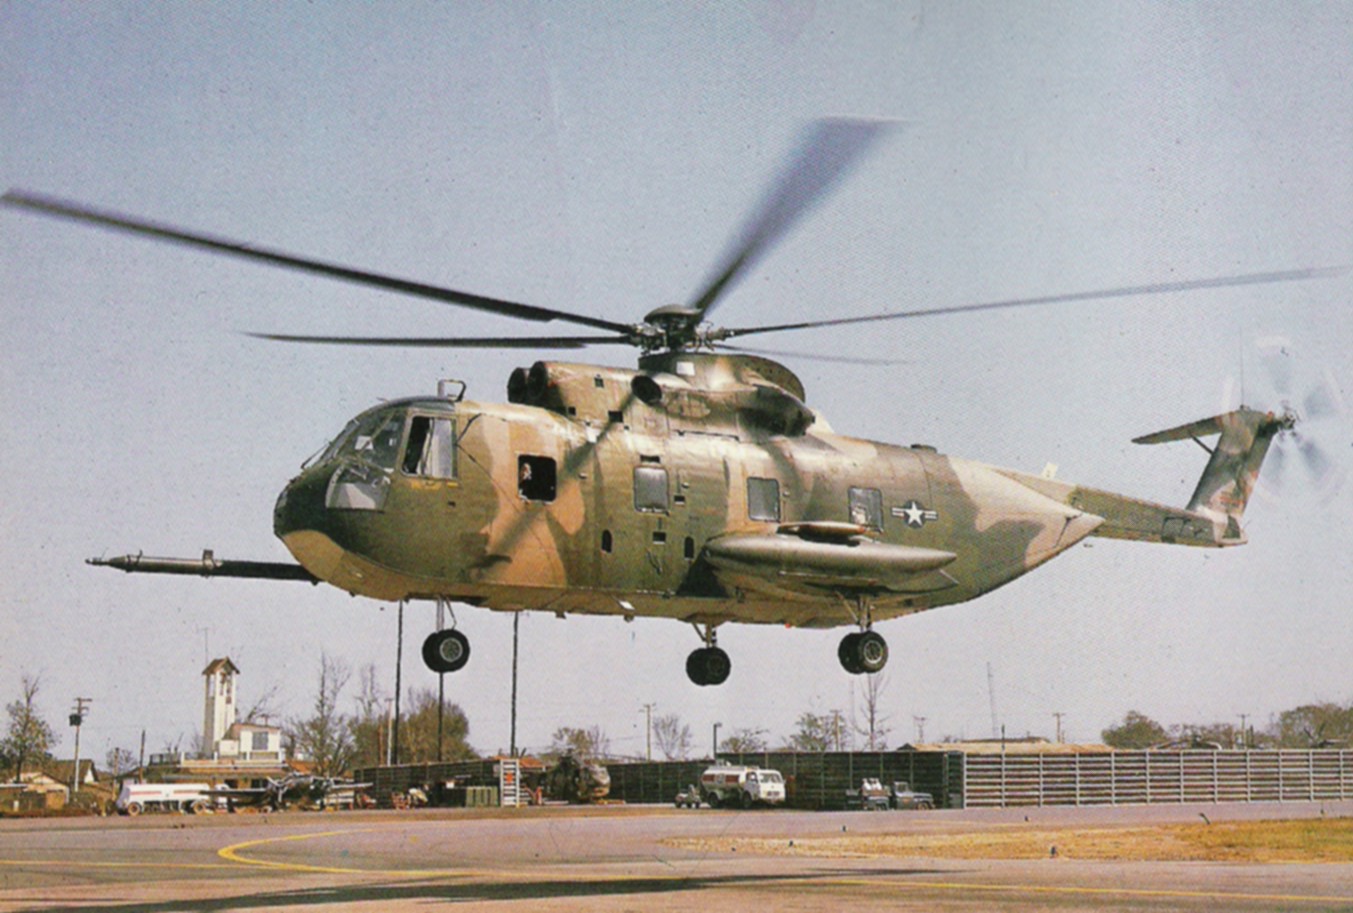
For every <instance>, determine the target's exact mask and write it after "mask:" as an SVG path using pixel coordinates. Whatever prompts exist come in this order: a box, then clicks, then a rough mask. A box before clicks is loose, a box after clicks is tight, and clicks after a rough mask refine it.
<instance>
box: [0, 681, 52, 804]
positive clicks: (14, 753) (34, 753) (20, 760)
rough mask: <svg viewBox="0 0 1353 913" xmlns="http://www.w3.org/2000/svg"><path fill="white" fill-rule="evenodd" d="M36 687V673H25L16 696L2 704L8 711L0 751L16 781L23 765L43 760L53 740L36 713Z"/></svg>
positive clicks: (37, 685) (49, 727)
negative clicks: (7, 761)
mask: <svg viewBox="0 0 1353 913" xmlns="http://www.w3.org/2000/svg"><path fill="white" fill-rule="evenodd" d="M39 690H40V682H39V678H38V676H36V675H29V674H28V673H27V672H25V673H24V674H23V678H22V679H21V683H20V697H19V699H18V700H17V701H14V702H12V703H10V704H8V705H7V706H6V707H5V711H6V712H7V713H8V714H9V731H8V732H7V733H6V735H5V739H4V741H3V743H0V751H3V753H4V755H5V757H6V758H7V759H8V760H9V763H10V764H12V765H13V766H14V779H15V780H16V781H17V780H22V779H23V769H24V765H25V764H27V763H28V762H29V761H39V760H45V759H46V758H47V757H49V752H50V751H51V749H52V748H53V747H54V746H55V745H56V742H57V738H56V734H55V733H54V732H53V731H52V727H51V725H50V724H48V722H47V721H46V720H44V719H43V718H42V716H41V715H40V714H39V713H38V708H37V697H38V691H39Z"/></svg>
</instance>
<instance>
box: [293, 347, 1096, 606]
mask: <svg viewBox="0 0 1353 913" xmlns="http://www.w3.org/2000/svg"><path fill="white" fill-rule="evenodd" d="M707 357H708V358H711V359H723V360H725V361H726V357H724V356H707ZM713 364H714V366H715V367H718V363H717V362H716V363H713ZM767 365H770V366H773V363H769V362H764V361H759V362H757V364H756V366H757V367H759V368H760V369H761V374H762V375H767V374H770V373H771V372H770V371H769V369H768V368H767V367H766V366H767ZM537 367H539V366H537ZM552 367H553V366H552ZM571 367H572V366H562V367H559V368H556V369H555V373H554V374H553V375H550V377H549V378H546V379H544V380H542V379H541V378H540V377H537V378H535V382H536V385H537V389H536V390H535V392H534V395H533V396H527V395H520V396H517V397H516V398H518V399H525V400H531V399H532V398H534V400H535V401H536V402H539V403H541V404H539V405H536V404H530V403H529V402H516V403H512V402H509V403H484V402H474V401H463V400H462V401H456V400H453V399H449V398H445V397H423V398H412V399H407V400H401V401H397V402H392V403H387V404H383V405H381V406H379V407H376V408H374V409H372V410H369V411H367V412H365V413H363V414H362V415H360V416H358V417H357V418H356V419H354V420H353V421H352V422H351V423H350V424H349V426H348V427H347V428H346V429H345V430H344V432H343V433H342V434H341V435H340V436H339V437H338V438H337V439H336V440H335V441H334V442H333V444H332V445H331V446H330V447H329V448H328V449H327V451H326V452H325V453H324V454H323V455H322V456H321V457H320V458H319V459H318V460H316V461H315V462H314V463H313V464H312V465H310V466H309V467H307V468H306V469H305V470H304V471H303V472H302V473H301V474H300V475H299V476H298V477H297V478H296V479H294V480H293V481H292V482H291V483H290V484H289V485H288V486H287V488H286V490H285V491H284V492H283V494H282V496H281V497H280V498H279V500H278V505H277V509H276V514H275V526H276V531H277V533H278V535H279V536H280V537H281V538H282V539H283V541H284V542H285V543H286V545H287V546H288V548H289V549H290V550H291V552H292V553H293V554H294V555H295V556H296V558H297V560H298V561H300V563H301V564H302V565H304V566H305V567H306V568H307V569H308V570H309V571H310V572H311V573H313V574H315V575H316V576H317V577H319V578H320V579H322V580H324V581H326V582H328V583H331V584H333V585H334V586H337V587H340V588H341V589H344V590H347V591H349V592H351V593H355V594H359V595H364V596H369V597H373V598H376V599H381V600H390V601H394V600H402V599H420V598H422V599H431V598H446V599H451V600H454V601H460V602H467V603H470V604H474V605H482V606H486V607H489V608H494V609H502V610H547V611H553V612H557V613H570V612H583V613H601V614H616V615H625V616H634V615H639V616H665V617H672V618H678V619H683V620H687V621H692V622H697V623H703V624H718V623H721V622H724V621H745V622H762V623H782V624H789V625H803V626H832V625H838V624H842V625H844V624H852V623H854V621H855V619H856V615H855V614H854V609H853V606H857V605H861V604H864V603H866V602H867V603H868V605H869V607H870V610H871V611H872V615H873V617H874V618H876V619H877V618H886V617H890V616H893V615H899V614H906V613H909V612H914V611H920V610H922V609H926V608H931V607H934V606H938V605H943V604H947V603H953V602H959V601H963V600H967V599H971V598H973V597H975V596H978V595H980V594H982V593H984V592H987V591H989V590H991V589H993V588H995V587H998V586H1000V585H1002V584H1004V583H1007V582H1009V581H1010V580H1012V579H1014V578H1016V577H1018V576H1019V575H1021V574H1023V573H1025V572H1026V571H1028V570H1030V569H1032V568H1033V567H1036V566H1038V565H1039V564H1041V563H1043V562H1044V561H1046V560H1048V559H1049V558H1051V557H1053V556H1054V555H1056V554H1058V553H1060V552H1061V551H1063V550H1065V549H1066V548H1068V547H1070V546H1071V545H1072V544H1074V543H1075V542H1076V541H1079V540H1080V539H1081V538H1083V537H1084V536H1086V535H1088V534H1089V533H1090V532H1092V531H1093V530H1094V529H1095V528H1096V526H1097V525H1098V524H1099V523H1100V522H1101V521H1100V518H1098V517H1096V516H1094V515H1091V514H1087V513H1085V512H1083V511H1081V510H1079V509H1076V508H1074V507H1071V506H1069V505H1068V504H1066V503H1063V502H1061V501H1059V500H1056V499H1054V498H1051V497H1048V496H1047V495H1046V494H1041V493H1039V492H1037V491H1035V490H1034V489H1033V488H1031V487H1029V486H1028V485H1027V484H1024V483H1022V482H1021V481H1019V480H1018V476H1017V474H1012V473H1008V472H1006V471H1003V470H998V469H995V468H992V467H988V466H985V465H982V464H979V463H975V462H971V461H967V460H962V459H957V458H953V457H948V456H944V455H942V454H940V453H937V452H936V451H935V450H934V449H932V448H929V447H922V446H913V447H901V446H895V445H889V444H882V443H877V442H872V441H866V440H861V439H857V438H851V437H846V436H842V435H837V434H835V433H833V432H832V431H830V430H829V429H828V428H827V427H826V424H825V422H823V421H822V420H821V419H820V417H818V416H816V414H814V413H811V411H808V410H806V407H804V406H802V403H801V402H800V401H799V399H798V398H797V396H796V395H795V394H800V395H801V388H795V387H794V384H793V383H790V382H789V381H788V380H784V379H782V378H776V377H774V376H772V377H771V381H777V380H778V381H780V383H779V384H778V385H777V384H776V383H773V382H772V383H767V384H764V385H762V384H746V383H743V381H745V380H746V377H745V376H743V377H741V378H740V379H739V380H738V383H733V382H732V381H730V382H729V383H727V384H725V385H724V387H723V388H721V389H719V390H717V391H715V393H714V394H710V395H707V394H709V391H708V390H707V389H706V388H705V387H704V386H700V387H698V388H691V389H689V390H686V389H685V388H683V387H682V382H681V373H680V372H682V371H685V369H684V368H683V367H682V366H681V365H670V366H668V367H672V368H674V370H673V371H672V372H671V373H670V374H663V373H659V372H654V371H652V370H650V371H648V372H647V373H640V372H634V371H625V370H621V369H610V368H595V367H590V366H588V367H585V368H581V366H580V368H581V374H580V373H579V372H573V371H570V370H564V369H566V368H568V369H571ZM705 367H707V366H706V365H700V368H701V369H702V370H703V369H704V368H705ZM735 367H739V369H741V366H735ZM533 370H534V369H533ZM686 373H688V374H689V373H690V372H689V371H686ZM654 376H657V377H658V378H659V380H660V381H661V384H658V383H656V382H655V383H654V384H653V387H652V388H651V389H650V388H649V387H647V386H645V383H647V381H641V382H638V383H636V380H635V379H636V378H640V377H643V378H648V379H649V380H651V379H652V378H653V377H654ZM759 376H761V375H758V377H759ZM551 378H552V380H551ZM791 378H792V375H791ZM527 380H529V379H523V378H514V382H517V383H518V384H519V387H520V386H521V385H522V384H524V383H526V382H527ZM794 380H795V382H796V379H794ZM715 386H717V383H715ZM521 389H525V387H521ZM683 390H684V391H685V394H686V395H682V394H683ZM578 391H585V392H584V395H580V394H579V393H578ZM749 391H750V392H749ZM749 403H750V408H749V405H748V404H749ZM757 409H760V412H757V411H756V410H757Z"/></svg>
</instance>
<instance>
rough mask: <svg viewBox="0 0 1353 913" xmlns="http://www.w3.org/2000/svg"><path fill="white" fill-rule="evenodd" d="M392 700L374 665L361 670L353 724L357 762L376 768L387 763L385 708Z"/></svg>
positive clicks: (368, 665) (367, 665) (370, 664)
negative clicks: (382, 686) (383, 686)
mask: <svg viewBox="0 0 1353 913" xmlns="http://www.w3.org/2000/svg"><path fill="white" fill-rule="evenodd" d="M388 700H389V697H388V696H387V695H386V693H385V691H384V690H383V689H382V688H381V686H380V679H379V676H378V675H377V672H376V664H375V663H367V664H366V665H365V666H363V667H362V672H361V678H360V682H359V684H358V690H357V697H356V698H355V699H354V702H355V703H356V705H357V712H356V713H355V714H353V716H352V720H351V723H350V726H351V729H352V738H353V742H354V752H355V763H357V764H359V765H360V764H370V765H372V766H373V767H375V766H377V765H380V764H382V763H384V761H385V750H384V749H385V747H386V746H385V742H386V731H387V726H386V722H387V720H386V716H385V706H386V701H388Z"/></svg>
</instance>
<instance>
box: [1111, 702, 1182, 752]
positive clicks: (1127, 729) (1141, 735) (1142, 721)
mask: <svg viewBox="0 0 1353 913" xmlns="http://www.w3.org/2000/svg"><path fill="white" fill-rule="evenodd" d="M1099 735H1100V738H1102V739H1103V740H1104V744H1105V745H1108V746H1109V747H1111V748H1137V749H1141V748H1150V747H1151V746H1152V745H1158V744H1160V743H1161V742H1164V741H1165V740H1166V739H1167V738H1168V736H1167V734H1166V732H1165V727H1164V726H1162V725H1160V724H1159V723H1157V722H1156V721H1155V720H1153V719H1151V718H1150V717H1149V716H1147V715H1146V714H1144V713H1139V712H1137V711H1136V710H1129V711H1128V712H1127V715H1125V716H1124V717H1123V722H1122V723H1120V724H1118V725H1117V726H1110V727H1109V728H1108V729H1105V730H1104V731H1103V732H1101V733H1100V734H1099Z"/></svg>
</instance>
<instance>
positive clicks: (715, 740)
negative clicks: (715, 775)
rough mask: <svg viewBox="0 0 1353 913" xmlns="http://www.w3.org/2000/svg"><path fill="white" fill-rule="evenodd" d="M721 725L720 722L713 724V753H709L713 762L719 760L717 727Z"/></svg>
mask: <svg viewBox="0 0 1353 913" xmlns="http://www.w3.org/2000/svg"><path fill="white" fill-rule="evenodd" d="M722 725H723V724H722V723H715V724H714V754H712V755H710V757H711V758H713V759H714V763H716V764H717V763H718V762H719V727H720V726H722Z"/></svg>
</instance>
